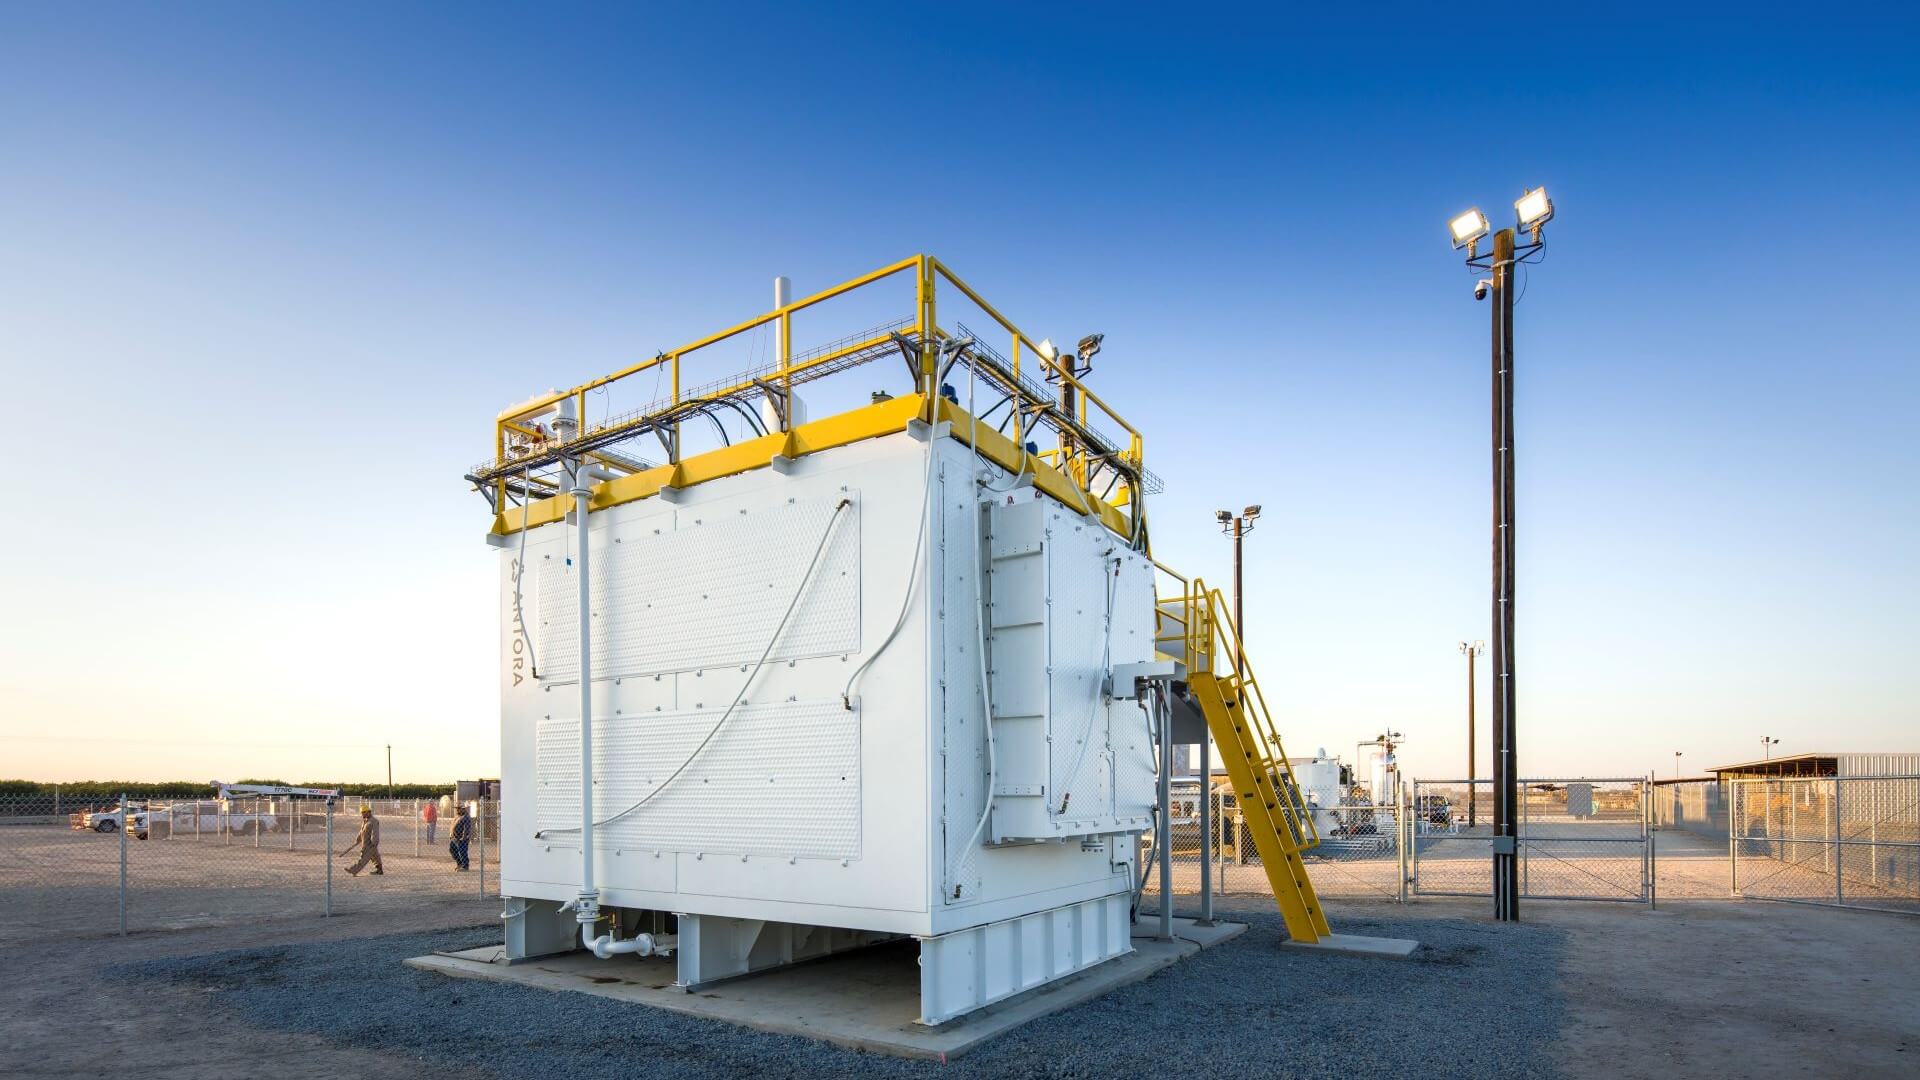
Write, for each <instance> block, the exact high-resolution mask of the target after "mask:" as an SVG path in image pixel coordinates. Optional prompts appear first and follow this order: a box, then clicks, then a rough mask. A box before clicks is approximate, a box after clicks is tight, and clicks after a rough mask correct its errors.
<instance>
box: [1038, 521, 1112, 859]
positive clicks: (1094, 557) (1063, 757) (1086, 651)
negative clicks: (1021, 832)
mask: <svg viewBox="0 0 1920 1080" xmlns="http://www.w3.org/2000/svg"><path fill="white" fill-rule="evenodd" d="M1046 535H1047V584H1048V586H1049V589H1050V592H1049V594H1048V597H1047V617H1048V618H1047V664H1048V667H1047V689H1048V693H1047V698H1048V708H1049V711H1050V714H1051V716H1050V719H1051V723H1050V725H1049V732H1048V740H1047V745H1048V748H1049V749H1050V750H1051V752H1052V754H1051V758H1052V760H1051V761H1050V762H1049V781H1048V792H1047V810H1048V814H1049V816H1051V817H1052V818H1053V819H1054V820H1055V821H1064V822H1067V823H1068V824H1069V827H1076V826H1078V825H1079V823H1080V822H1083V821H1084V822H1095V821H1099V820H1101V819H1105V818H1108V817H1111V816H1112V814H1113V788H1112V772H1113V753H1112V749H1111V747H1109V746H1108V745H1107V736H1108V730H1107V727H1108V724H1107V721H1108V716H1107V708H1106V701H1105V695H1104V692H1103V684H1104V682H1105V678H1106V673H1107V670H1108V669H1107V667H1106V664H1107V644H1108V643H1109V642H1110V641H1111V637H1110V636H1109V633H1108V631H1109V629H1110V628H1111V625H1112V622H1111V619H1110V614H1111V602H1112V599H1113V592H1114V589H1113V588H1111V587H1110V586H1115V585H1117V581H1116V578H1115V571H1116V570H1117V567H1116V566H1115V565H1114V563H1115V561H1116V560H1117V559H1118V556H1119V552H1120V550H1121V547H1122V545H1121V542H1120V539H1119V537H1116V536H1114V535H1113V533H1111V532H1109V531H1108V530H1107V529H1105V528H1103V527H1096V526H1093V525H1090V524H1088V523H1087V522H1085V521H1084V520H1079V519H1075V518H1069V517H1068V516H1067V515H1066V514H1065V513H1064V512H1063V511H1061V510H1057V509H1055V510H1052V511H1050V512H1049V514H1048V520H1047V531H1046Z"/></svg>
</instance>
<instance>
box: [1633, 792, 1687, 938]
mask: <svg viewBox="0 0 1920 1080" xmlns="http://www.w3.org/2000/svg"><path fill="white" fill-rule="evenodd" d="M1653 791H1654V789H1653V774H1652V773H1648V774H1647V778H1646V779H1645V780H1644V781H1642V782H1641V784H1640V854H1641V861H1642V863H1644V865H1645V867H1646V877H1647V910H1649V911H1651V910H1653V909H1654V907H1655V906H1656V905H1658V903H1659V902H1660V852H1659V849H1658V847H1657V845H1658V843H1659V841H1658V840H1656V839H1654V835H1653V814H1654V809H1653ZM1675 791H1676V792H1677V791H1678V788H1676V789H1675Z"/></svg>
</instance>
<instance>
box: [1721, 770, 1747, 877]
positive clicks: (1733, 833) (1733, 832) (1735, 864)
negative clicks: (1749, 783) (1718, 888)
mask: <svg viewBox="0 0 1920 1080" xmlns="http://www.w3.org/2000/svg"><path fill="white" fill-rule="evenodd" d="M1725 783H1726V785H1727V891H1728V893H1729V894H1730V895H1733V896H1739V895H1740V800H1741V798H1742V796H1743V795H1744V794H1745V793H1744V792H1743V791H1742V789H1741V787H1740V781H1738V780H1729V781H1725Z"/></svg>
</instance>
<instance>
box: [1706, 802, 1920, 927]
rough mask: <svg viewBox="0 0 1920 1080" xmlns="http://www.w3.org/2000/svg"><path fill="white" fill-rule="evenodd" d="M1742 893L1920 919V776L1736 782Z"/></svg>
mask: <svg viewBox="0 0 1920 1080" xmlns="http://www.w3.org/2000/svg"><path fill="white" fill-rule="evenodd" d="M1728 788H1729V790H1730V798H1729V800H1728V801H1729V809H1728V836H1729V839H1728V844H1727V849H1728V858H1729V859H1730V860H1731V861H1732V864H1733V867H1732V870H1733V890H1734V892H1735V893H1737V894H1739V895H1740V896H1743V897H1747V898H1749V899H1755V900H1791V901H1798V902H1801V903H1812V904H1828V905H1836V906H1841V907H1856V908H1868V909H1874V910H1880V911H1897V912H1908V913H1913V912H1920V776H1858V777H1806V778H1794V779H1764V780H1729V781H1728Z"/></svg>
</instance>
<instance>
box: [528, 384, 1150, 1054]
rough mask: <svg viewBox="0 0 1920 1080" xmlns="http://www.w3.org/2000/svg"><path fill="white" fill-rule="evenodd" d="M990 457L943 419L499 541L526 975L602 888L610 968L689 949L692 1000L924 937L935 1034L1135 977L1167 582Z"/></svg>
mask: <svg viewBox="0 0 1920 1080" xmlns="http://www.w3.org/2000/svg"><path fill="white" fill-rule="evenodd" d="M967 439H968V430H967V428H965V427H962V428H960V429H958V430H953V429H951V428H949V426H948V425H947V424H945V423H942V424H940V425H939V427H938V428H937V429H930V428H929V427H928V426H927V425H926V424H924V423H922V422H919V421H916V422H915V423H914V424H913V425H911V426H910V427H909V430H908V431H905V432H899V433H895V434H890V435H884V436H882V437H878V438H871V439H867V440H865V441H859V442H853V443H850V444H848V445H844V446H838V447H834V448H831V449H825V450H821V451H819V452H815V453H809V454H807V455H806V456H804V457H797V458H793V459H791V460H788V459H777V460H776V461H775V462H774V463H773V467H763V468H758V469H754V470H751V471H746V472H741V473H738V474H736V475H730V476H724V477H721V478H719V479H713V480H709V481H706V482H704V483H700V484H697V485H693V486H689V487H685V488H673V489H668V490H664V491H662V492H661V493H660V495H659V496H656V497H650V498H645V499H640V500H636V501H631V502H626V503H623V504H621V505H617V506H611V507H608V508H606V509H601V510H596V511H593V512H591V513H590V514H587V515H586V517H587V518H588V520H587V521H586V522H584V523H582V522H581V521H579V520H578V517H579V516H580V515H578V514H575V515H573V518H572V519H571V520H568V521H559V522H554V523H551V524H545V525H540V526H538V527H535V528H532V529H528V530H524V531H522V532H520V533H518V534H517V535H513V536H507V537H502V538H499V539H500V544H501V547H502V551H501V556H500V563H501V571H500V595H501V624H502V640H501V649H502V653H501V672H502V684H501V700H502V734H501V738H502V747H501V750H502V753H501V760H502V763H503V764H502V768H503V782H504V785H505V788H506V789H507V790H509V791H512V792H514V793H515V797H514V798H513V799H510V800H507V801H506V802H505V803H504V804H503V805H504V808H505V809H504V813H505V817H504V819H503V821H502V825H501V833H502V836H501V843H502V852H501V855H502V865H503V869H502V891H503V892H504V893H505V894H506V895H507V896H508V897H510V898H512V899H510V900H509V901H508V908H509V915H510V918H509V926H508V936H509V950H510V953H512V954H513V955H514V956H516V957H527V956H534V955H540V954H543V953H548V952H555V951H560V950H562V949H568V948H573V947H576V946H577V944H578V943H579V941H580V938H579V936H578V935H577V934H576V933H575V930H576V925H575V914H576V912H577V911H578V910H579V907H578V904H579V898H580V897H581V896H582V894H583V880H584V881H586V882H587V884H589V885H590V886H592V887H594V888H597V890H598V902H599V906H600V911H601V912H602V913H603V915H610V916H611V917H612V919H611V921H612V923H613V925H612V926H611V927H610V928H606V927H605V925H604V924H605V923H606V922H607V921H608V920H607V919H606V918H605V917H603V918H601V922H602V929H605V930H606V931H607V932H606V933H605V934H604V935H603V936H602V937H601V941H602V943H603V945H605V946H606V948H605V949H604V950H600V949H597V950H596V951H603V954H611V953H613V952H619V951H638V952H642V953H645V952H648V951H662V952H663V951H669V950H671V951H674V952H676V953H677V956H678V964H679V980H680V982H681V983H682V984H683V985H686V986H689V987H691V986H696V985H699V984H702V983H705V982H711V981H713V980H715V979H720V978H726V977H730V976H733V975H739V974H743V973H746V972H749V971H754V970H759V969H762V968H766V967H771V966H776V965H778V964H781V963H787V962H792V961H794V960H798V959H805V958H808V957H812V956H818V955H822V954H825V953H827V952H832V951H835V950H838V949H842V948H848V947H854V946H858V945H863V944H867V943H870V942H874V941H878V940H882V939H883V938H885V937H889V936H900V935H908V936H912V937H914V938H917V939H919V941H920V943H921V945H920V948H921V963H922V1012H921V1017H922V1020H923V1021H924V1022H927V1023H938V1022H940V1021H943V1020H946V1019H950V1018H952V1017H954V1016H957V1015H959V1014H961V1013H964V1012H966V1011H968V1010H971V1009H974V1008H978V1007H980V1006H981V1005H984V1004H987V1003H989V1002H992V1001H995V1000H998V999H1000V998H1003V997H1006V996H1009V995H1011V994H1014V993H1018V992H1020V991H1023V990H1026V989H1029V988H1031V987H1033V986H1037V985H1040V984H1041V983H1044V982H1046V981H1048V980H1050V979H1054V978H1058V977H1060V976H1062V975H1065V974H1068V973H1071V972H1073V971H1077V970H1080V969H1082V968H1085V967H1088V966H1091V965H1093V964H1096V963H1099V962H1101V961H1103V960H1106V959H1110V958H1112V957H1115V956H1118V955H1121V954H1123V953H1125V952H1128V951H1129V950H1130V946H1129V922H1130V919H1129V906H1130V903H1131V900H1132V897H1133V886H1134V884H1135V881H1136V869H1135V867H1134V866H1133V865H1132V864H1133V860H1134V851H1135V849H1136V846H1137V845H1136V839H1137V835H1138V834H1139V833H1140V832H1142V831H1145V830H1147V829H1148V828H1150V827H1151V826H1152V824H1153V809H1152V808H1153V806H1154V804H1155V798H1156V781H1157V775H1156V768H1155V746H1154V735H1155V731H1154V724H1153V721H1152V718H1151V717H1150V715H1149V710H1148V709H1147V708H1146V706H1145V705H1144V704H1143V703H1142V702H1141V701H1139V700H1136V698H1135V681H1134V678H1133V675H1132V674H1131V673H1132V672H1145V671H1147V670H1148V668H1149V666H1150V665H1152V662H1153V661H1155V659H1156V651H1155V634H1156V611H1155V601H1154V582H1153V567H1152V565H1151V563H1150V562H1149V560H1148V559H1147V557H1146V556H1145V555H1144V554H1142V553H1141V552H1138V551H1135V550H1133V549H1132V547H1131V546H1130V545H1129V544H1128V542H1127V540H1126V539H1125V538H1124V537H1121V536H1119V535H1117V534H1115V533H1114V532H1113V531H1111V530H1110V529H1109V528H1107V527H1106V526H1104V525H1102V524H1100V523H1099V522H1098V520H1097V519H1096V518H1094V517H1092V516H1089V515H1087V514H1085V513H1083V512H1082V511H1081V509H1080V508H1074V507H1070V506H1066V505H1063V504H1062V503H1061V502H1059V501H1057V500H1056V499H1054V498H1052V497H1050V496H1047V495H1042V494H1038V493H1036V490H1035V489H1034V488H1033V487H1032V486H1031V485H1030V483H1015V478H1014V476H1013V475H1012V474H1010V473H1009V472H1007V471H1005V470H1003V469H1001V468H1000V467H998V466H997V465H994V464H992V463H990V462H988V461H987V460H985V459H983V458H982V457H980V456H977V455H976V454H975V453H974V452H973V450H972V449H970V447H969V445H968V441H967ZM582 502H584V499H582ZM583 524H584V527H585V528H586V529H587V530H588V545H587V558H586V560H585V565H584V566H582V565H581V560H580V558H579V549H578V539H579V535H578V531H577V530H579V529H580V528H582V527H583ZM583 573H584V575H585V591H586V595H587V596H588V597H589V598H590V599H589V603H588V605H587V607H588V611H587V615H586V617H585V618H584V619H583V618H582V617H581V613H580V610H579V597H580V596H581V592H582V588H581V583H582V575H583ZM583 624H584V626H585V627H586V636H587V638H588V639H589V640H590V642H591V649H590V655H589V656H588V657H587V658H586V659H587V660H588V668H589V672H590V675H589V685H590V689H591V726H590V729H589V731H588V734H589V735H590V739H591V750H590V769H591V774H592V789H591V817H592V822H593V824H592V827H591V833H592V836H591V840H590V842H591V845H592V848H591V867H588V866H586V865H583V864H584V863H585V862H586V861H587V860H585V859H583V850H582V836H583V806H582V793H581V774H582V769H583V764H588V763H586V762H583V759H582V753H581V736H582V725H581V713H582V695H581V692H580V678H581V668H582V663H581V661H582V656H581V649H580V641H581V636H582V626H583ZM1165 666H1168V667H1171V665H1165ZM1116 671H1120V672H1122V676H1121V677H1120V678H1118V679H1116V677H1115V672H1116ZM989 729H990V730H989ZM523 794H527V795H531V797H521V796H522V795H523ZM989 796H991V798H990V797H989ZM583 873H584V874H585V875H586V876H585V877H584V878H583ZM582 921H583V922H584V921H585V920H582ZM593 933H595V931H593V930H590V931H589V936H592V935H593ZM642 936H644V941H645V944H644V945H643V946H640V947H629V948H624V949H623V948H619V947H617V945H619V944H629V943H631V942H632V941H633V940H635V939H636V938H639V937H642Z"/></svg>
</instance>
